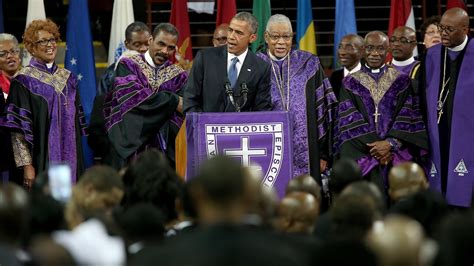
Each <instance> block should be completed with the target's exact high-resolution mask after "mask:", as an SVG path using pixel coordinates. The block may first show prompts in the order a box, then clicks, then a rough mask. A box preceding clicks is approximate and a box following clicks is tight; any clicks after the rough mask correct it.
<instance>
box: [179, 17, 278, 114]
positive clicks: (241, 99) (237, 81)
mask: <svg viewBox="0 0 474 266" xmlns="http://www.w3.org/2000/svg"><path fill="white" fill-rule="evenodd" d="M257 27H258V22H257V20H256V19H255V17H254V16H253V15H252V14H250V13H248V12H241V13H238V14H237V15H235V16H234V18H233V19H232V20H231V22H230V25H229V29H228V35H227V41H228V42H227V45H226V46H221V47H214V48H209V49H206V50H202V51H200V52H198V54H197V55H196V58H195V59H194V62H193V67H192V69H191V72H190V76H189V79H188V82H187V84H186V87H185V89H184V103H183V104H184V111H185V112H235V111H239V109H240V111H263V110H270V109H271V98H270V97H271V96H270V65H269V64H268V63H266V62H264V61H263V60H261V59H260V58H258V57H257V56H256V55H255V54H254V53H252V52H251V51H249V49H248V46H249V44H250V43H252V42H254V41H255V40H256V39H257V36H256V32H257Z"/></svg>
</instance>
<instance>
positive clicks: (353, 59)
mask: <svg viewBox="0 0 474 266" xmlns="http://www.w3.org/2000/svg"><path fill="white" fill-rule="evenodd" d="M363 46H364V39H362V37H360V36H359V35H356V34H349V35H346V36H344V37H343V38H342V39H341V42H340V43H339V46H338V48H337V57H338V58H339V62H340V63H341V66H342V68H341V69H338V70H336V71H334V72H332V74H331V77H330V79H329V81H330V82H331V85H332V89H333V90H334V94H336V97H337V99H338V100H339V90H340V89H341V85H342V79H343V78H344V77H345V76H347V75H349V74H352V73H354V72H357V71H359V70H360V68H361V64H360V60H361V58H362V57H363V56H364V49H363Z"/></svg>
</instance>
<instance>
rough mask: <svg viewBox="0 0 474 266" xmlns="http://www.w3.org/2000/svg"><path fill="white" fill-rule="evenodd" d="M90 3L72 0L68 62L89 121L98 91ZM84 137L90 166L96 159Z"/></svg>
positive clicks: (70, 5) (87, 164) (67, 50)
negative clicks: (75, 78)
mask: <svg viewBox="0 0 474 266" xmlns="http://www.w3.org/2000/svg"><path fill="white" fill-rule="evenodd" d="M87 3H88V1H83V0H69V11H68V17H67V31H66V47H67V48H66V58H65V61H64V66H65V67H66V68H67V69H69V70H70V71H71V72H72V73H74V74H75V75H76V77H77V81H78V89H79V93H80V95H81V103H82V106H83V108H84V114H85V116H86V121H87V123H89V120H90V114H91V111H92V105H93V102H94V97H95V92H96V77H95V60H94V50H93V46H92V36H91V29H90V22H89V9H88V4H87ZM82 140H83V141H82V144H83V149H84V163H85V166H86V167H89V166H91V165H92V163H93V155H92V150H91V149H90V148H89V146H88V145H87V141H86V138H85V137H83V139H82Z"/></svg>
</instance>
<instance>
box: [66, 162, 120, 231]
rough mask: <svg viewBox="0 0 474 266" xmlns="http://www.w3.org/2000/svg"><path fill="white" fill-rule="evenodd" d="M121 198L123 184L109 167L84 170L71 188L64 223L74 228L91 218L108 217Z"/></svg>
mask: <svg viewBox="0 0 474 266" xmlns="http://www.w3.org/2000/svg"><path fill="white" fill-rule="evenodd" d="M122 197H123V182H122V179H121V178H120V176H119V175H118V173H117V171H116V170H115V169H113V168H111V167H109V166H103V165H99V166H93V167H91V168H89V169H87V170H86V172H85V173H84V174H83V175H82V176H81V178H80V179H79V182H78V183H77V184H76V186H75V187H74V188H73V191H72V197H71V199H70V200H69V202H68V203H67V205H66V210H65V212H66V214H65V216H66V221H67V222H68V225H69V227H70V228H74V227H76V226H77V225H79V224H80V223H82V222H83V221H84V220H87V219H88V218H92V217H104V218H105V217H109V216H110V215H111V212H112V209H113V208H114V207H116V206H117V205H118V204H119V203H120V201H121V200H122Z"/></svg>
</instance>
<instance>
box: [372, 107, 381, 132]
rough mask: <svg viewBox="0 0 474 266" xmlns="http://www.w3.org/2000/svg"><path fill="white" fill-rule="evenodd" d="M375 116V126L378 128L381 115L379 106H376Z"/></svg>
mask: <svg viewBox="0 0 474 266" xmlns="http://www.w3.org/2000/svg"><path fill="white" fill-rule="evenodd" d="M373 116H374V122H375V127H376V128H378V126H377V125H378V123H379V116H380V113H379V107H378V106H375V113H374V114H373Z"/></svg>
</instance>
